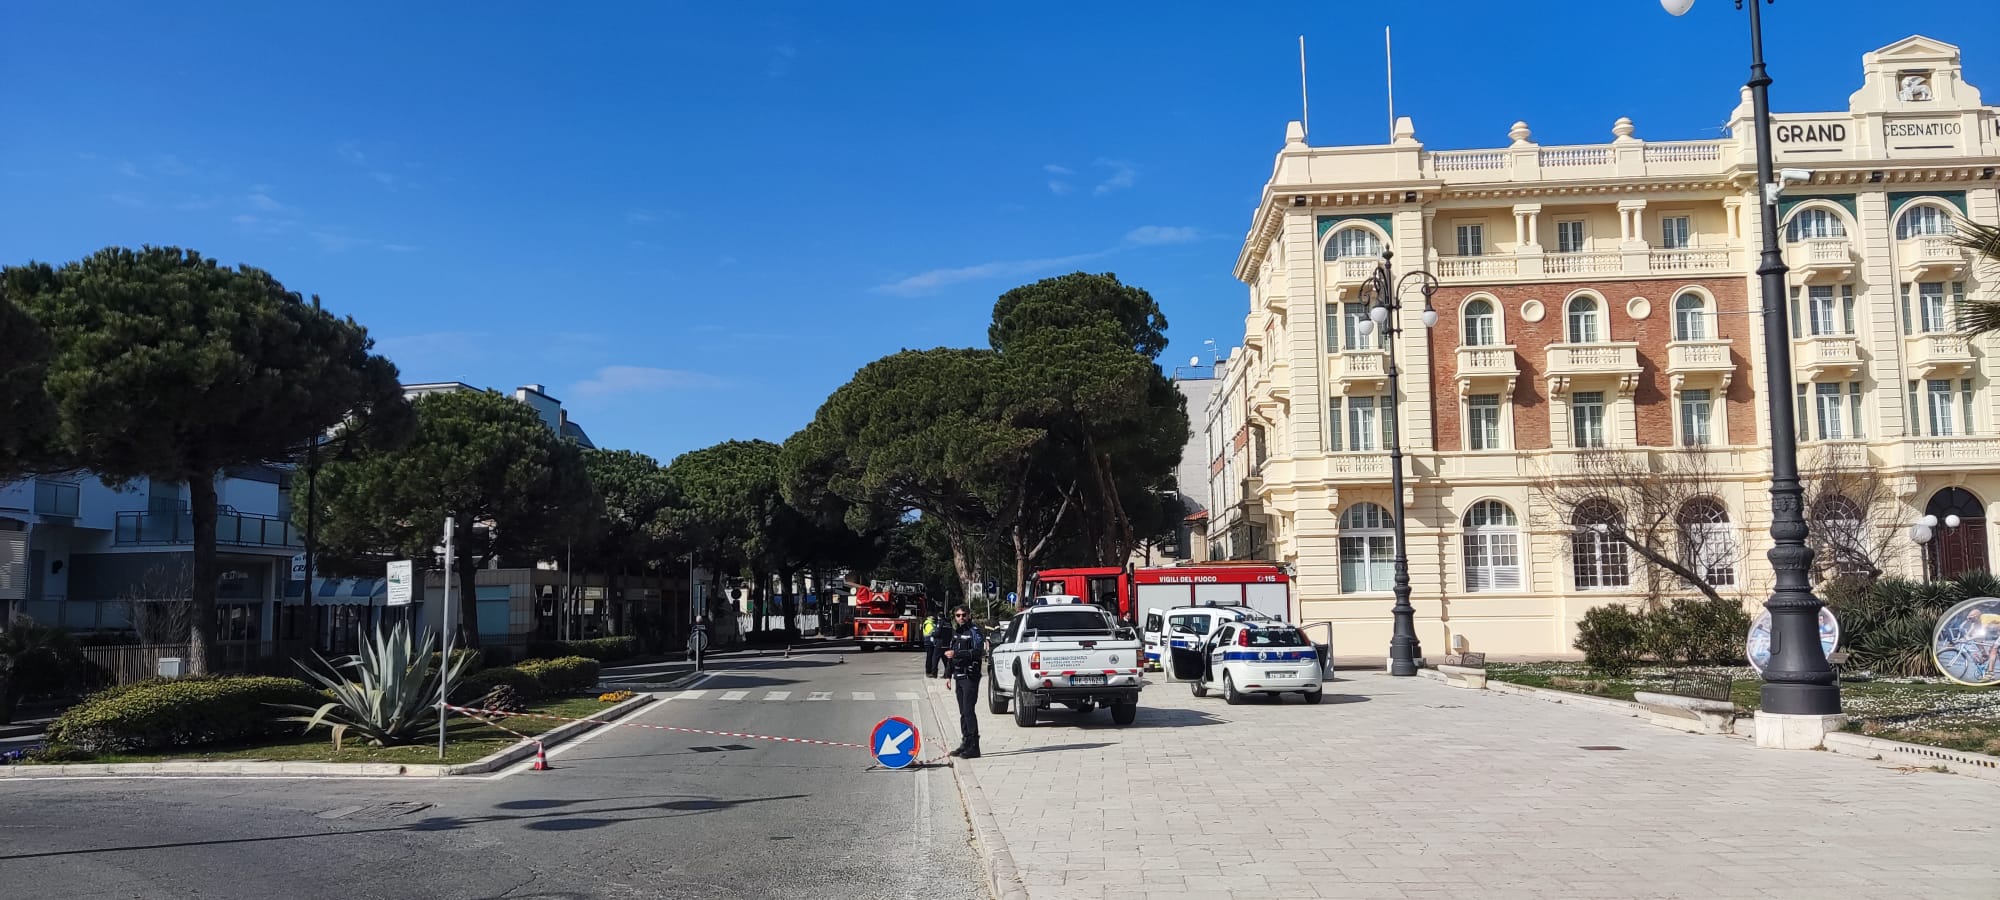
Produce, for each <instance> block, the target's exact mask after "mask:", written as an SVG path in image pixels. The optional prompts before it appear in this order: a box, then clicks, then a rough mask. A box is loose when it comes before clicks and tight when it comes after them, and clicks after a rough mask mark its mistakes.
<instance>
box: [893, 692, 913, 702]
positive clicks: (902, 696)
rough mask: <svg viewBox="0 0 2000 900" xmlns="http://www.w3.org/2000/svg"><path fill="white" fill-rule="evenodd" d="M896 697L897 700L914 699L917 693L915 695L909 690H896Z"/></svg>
mask: <svg viewBox="0 0 2000 900" xmlns="http://www.w3.org/2000/svg"><path fill="white" fill-rule="evenodd" d="M896 699H898V700H915V699H917V695H916V694H913V693H911V692H909V691H897V692H896Z"/></svg>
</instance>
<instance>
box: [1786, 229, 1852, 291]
mask: <svg viewBox="0 0 2000 900" xmlns="http://www.w3.org/2000/svg"><path fill="white" fill-rule="evenodd" d="M1785 265H1787V266H1790V267H1791V270H1792V272H1793V273H1794V278H1793V280H1795V281H1799V282H1809V281H1845V280H1847V278H1848V277H1849V276H1851V275H1853V274H1854V244H1853V242H1851V241H1849V240H1848V239H1846V238H1844V237H1839V238H1809V239H1807V240H1803V241H1799V242H1797V243H1794V244H1792V245H1791V246H1790V247H1789V248H1788V249H1787V250H1786V251H1785Z"/></svg>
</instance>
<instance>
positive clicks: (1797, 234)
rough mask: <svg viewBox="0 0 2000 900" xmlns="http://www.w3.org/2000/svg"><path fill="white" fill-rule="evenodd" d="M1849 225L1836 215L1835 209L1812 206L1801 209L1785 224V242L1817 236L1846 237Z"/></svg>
mask: <svg viewBox="0 0 2000 900" xmlns="http://www.w3.org/2000/svg"><path fill="white" fill-rule="evenodd" d="M1846 236H1847V226H1846V225H1845V224H1843V223H1842V222H1841V221H1840V217H1839V216H1837V215H1834V213H1833V210H1830V209H1821V208H1819V207H1810V208H1807V209H1802V210H1799V212H1798V214H1797V215H1795V216H1793V217H1792V220H1791V221H1790V222H1788V223H1786V224H1785V242H1786V243H1788V244H1795V243H1798V242H1799V241H1809V240H1813V239H1815V238H1844V237H1846Z"/></svg>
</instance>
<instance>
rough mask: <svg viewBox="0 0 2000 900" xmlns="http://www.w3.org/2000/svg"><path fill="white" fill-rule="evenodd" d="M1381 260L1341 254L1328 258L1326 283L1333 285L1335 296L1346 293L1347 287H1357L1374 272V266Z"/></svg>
mask: <svg viewBox="0 0 2000 900" xmlns="http://www.w3.org/2000/svg"><path fill="white" fill-rule="evenodd" d="M1380 263H1381V260H1379V259H1376V258H1375V257H1372V256H1343V257H1340V258H1339V259H1334V260H1329V261H1328V262H1327V264H1326V283H1327V284H1330V285H1332V286H1333V290H1334V294H1335V295H1336V296H1338V295H1341V294H1344V293H1346V290H1347V289H1348V288H1359V287H1360V286H1361V283H1362V282H1364V281H1367V280H1368V277H1369V276H1371V275H1374V274H1375V267H1376V266H1377V265H1378V264H1380Z"/></svg>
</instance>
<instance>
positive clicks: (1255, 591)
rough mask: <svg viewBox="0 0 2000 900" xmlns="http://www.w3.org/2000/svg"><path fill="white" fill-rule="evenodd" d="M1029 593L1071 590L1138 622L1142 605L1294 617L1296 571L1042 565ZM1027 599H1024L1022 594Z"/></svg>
mask: <svg viewBox="0 0 2000 900" xmlns="http://www.w3.org/2000/svg"><path fill="white" fill-rule="evenodd" d="M1028 584H1029V590H1030V593H1031V595H1035V594H1070V595H1073V596H1076V597H1081V598H1083V600H1084V601H1085V602H1087V603H1094V604H1097V605H1098V606H1102V607H1104V608H1105V609H1107V610H1112V611H1114V612H1116V613H1117V615H1118V618H1119V619H1121V620H1124V621H1127V622H1137V621H1138V620H1139V616H1140V613H1141V611H1142V610H1145V609H1151V608H1154V607H1158V608H1160V609H1171V608H1173V607H1176V606H1209V605H1214V606H1247V607H1250V608H1251V609H1254V610H1257V611H1259V612H1263V613H1268V614H1270V615H1272V616H1276V617H1278V618H1279V619H1282V620H1284V621H1292V619H1293V613H1294V610H1293V609H1292V576H1291V573H1290V572H1289V571H1288V570H1287V569H1286V567H1285V566H1282V565H1279V564H1277V563H1273V562H1260V561H1234V560H1231V561H1222V562H1203V563H1183V564H1181V565H1176V566H1154V567H1147V568H1136V569H1135V568H1125V569H1120V568H1116V567H1113V566H1087V567H1079V568H1069V569H1043V570H1042V571H1040V572H1036V573H1035V574H1034V577H1033V578H1032V579H1030V580H1029V582H1028ZM1023 599H1026V598H1023Z"/></svg>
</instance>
